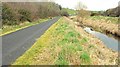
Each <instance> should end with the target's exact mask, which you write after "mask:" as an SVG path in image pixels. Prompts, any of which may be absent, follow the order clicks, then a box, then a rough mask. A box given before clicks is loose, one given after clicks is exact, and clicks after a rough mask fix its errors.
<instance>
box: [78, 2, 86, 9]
mask: <svg viewBox="0 0 120 67" xmlns="http://www.w3.org/2000/svg"><path fill="white" fill-rule="evenodd" d="M86 8H87V6H86V5H85V4H83V3H82V2H80V1H79V2H78V4H77V5H76V10H81V9H86Z"/></svg>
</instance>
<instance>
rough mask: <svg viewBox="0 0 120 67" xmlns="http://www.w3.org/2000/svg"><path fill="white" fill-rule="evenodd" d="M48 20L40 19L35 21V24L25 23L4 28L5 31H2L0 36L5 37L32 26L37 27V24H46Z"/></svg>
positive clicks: (0, 30)
mask: <svg viewBox="0 0 120 67" xmlns="http://www.w3.org/2000/svg"><path fill="white" fill-rule="evenodd" d="M47 20H48V19H40V20H38V21H35V22H25V23H23V24H21V25H12V26H5V25H3V26H4V28H3V29H0V32H2V33H0V36H3V35H6V34H9V33H12V32H15V31H17V30H20V29H24V28H27V27H29V26H32V25H36V24H39V23H42V22H45V21H47Z"/></svg>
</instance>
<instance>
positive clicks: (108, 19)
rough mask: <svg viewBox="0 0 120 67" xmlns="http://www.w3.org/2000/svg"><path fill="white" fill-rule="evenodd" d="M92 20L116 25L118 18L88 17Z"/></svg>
mask: <svg viewBox="0 0 120 67" xmlns="http://www.w3.org/2000/svg"><path fill="white" fill-rule="evenodd" d="M90 19H92V20H105V21H111V22H112V23H115V24H118V23H120V22H118V17H106V16H92V17H90Z"/></svg>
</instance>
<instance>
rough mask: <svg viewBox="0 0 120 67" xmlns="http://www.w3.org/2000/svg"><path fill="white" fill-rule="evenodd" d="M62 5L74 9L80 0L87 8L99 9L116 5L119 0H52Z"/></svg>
mask: <svg viewBox="0 0 120 67" xmlns="http://www.w3.org/2000/svg"><path fill="white" fill-rule="evenodd" d="M54 1H55V2H56V3H58V4H60V5H61V6H62V7H66V8H71V9H74V8H75V6H76V5H77V3H78V2H79V1H80V2H82V3H83V4H85V5H86V6H87V8H88V10H93V11H99V10H107V9H109V8H114V7H116V6H118V2H119V1H120V0H54Z"/></svg>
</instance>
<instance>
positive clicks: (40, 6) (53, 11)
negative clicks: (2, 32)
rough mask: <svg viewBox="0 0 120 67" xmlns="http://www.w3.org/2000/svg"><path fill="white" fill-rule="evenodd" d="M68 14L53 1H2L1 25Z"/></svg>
mask: <svg viewBox="0 0 120 67" xmlns="http://www.w3.org/2000/svg"><path fill="white" fill-rule="evenodd" d="M61 15H68V13H67V12H65V11H62V7H61V6H60V5H58V4H56V3H54V2H3V3H2V23H3V25H18V24H20V23H24V22H25V21H29V22H32V21H34V20H38V19H43V18H50V17H55V16H61Z"/></svg>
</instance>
